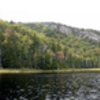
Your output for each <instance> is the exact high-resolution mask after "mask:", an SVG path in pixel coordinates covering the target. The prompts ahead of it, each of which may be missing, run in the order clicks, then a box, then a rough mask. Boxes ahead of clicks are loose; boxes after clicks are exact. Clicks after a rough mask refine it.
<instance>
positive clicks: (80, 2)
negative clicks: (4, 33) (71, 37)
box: [0, 0, 100, 30]
mask: <svg viewBox="0 0 100 100" xmlns="http://www.w3.org/2000/svg"><path fill="white" fill-rule="evenodd" d="M0 19H2V20H6V21H11V20H13V21H14V22H56V23H62V24H65V25H68V26H73V27H78V28H85V29H95V30H100V0H0Z"/></svg>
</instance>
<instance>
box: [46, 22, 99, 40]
mask: <svg viewBox="0 0 100 100" xmlns="http://www.w3.org/2000/svg"><path fill="white" fill-rule="evenodd" d="M45 25H46V26H48V27H49V28H52V29H56V30H59V31H61V32H64V33H65V34H70V33H73V34H75V36H76V37H82V38H88V39H93V40H96V41H99V42H100V36H99V35H97V34H96V33H95V32H92V31H88V30H84V29H83V30H82V29H78V28H71V27H67V26H65V25H61V24H60V25H58V24H56V23H49V24H48V23H45Z"/></svg>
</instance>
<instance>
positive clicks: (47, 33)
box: [0, 20, 100, 69]
mask: <svg viewBox="0 0 100 100" xmlns="http://www.w3.org/2000/svg"><path fill="white" fill-rule="evenodd" d="M99 51H100V44H99V42H97V41H95V40H92V39H86V38H81V37H75V35H74V34H73V33H70V34H65V33H64V32H61V31H60V30H57V29H51V28H49V27H48V26H46V25H44V24H43V23H20V24H18V23H14V22H12V21H11V22H6V21H3V20H0V66H1V67H3V68H21V67H26V68H37V69H57V68H67V69H68V68H90V67H100V62H99V59H100V57H99V56H100V52H99Z"/></svg>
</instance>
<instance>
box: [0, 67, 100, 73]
mask: <svg viewBox="0 0 100 100" xmlns="http://www.w3.org/2000/svg"><path fill="white" fill-rule="evenodd" d="M57 72H59V73H64V72H66V73H71V72H100V68H82V69H57V70H41V69H26V68H25V69H24V68H23V69H3V68H1V69H0V74H4V73H5V74H10V73H16V74H17V73H57Z"/></svg>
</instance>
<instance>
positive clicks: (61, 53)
mask: <svg viewBox="0 0 100 100" xmlns="http://www.w3.org/2000/svg"><path fill="white" fill-rule="evenodd" d="M57 54H58V58H60V59H63V58H64V53H63V51H58V52H57Z"/></svg>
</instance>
